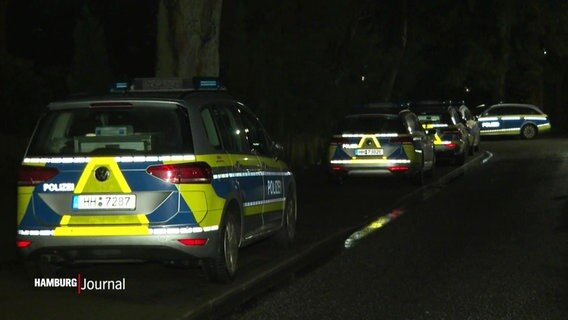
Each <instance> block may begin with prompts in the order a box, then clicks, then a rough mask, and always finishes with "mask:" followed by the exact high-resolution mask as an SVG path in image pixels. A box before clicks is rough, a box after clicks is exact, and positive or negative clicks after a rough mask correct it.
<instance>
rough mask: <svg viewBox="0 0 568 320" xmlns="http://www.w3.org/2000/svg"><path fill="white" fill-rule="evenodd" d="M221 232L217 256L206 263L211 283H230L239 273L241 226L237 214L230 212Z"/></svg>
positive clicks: (205, 266)
mask: <svg viewBox="0 0 568 320" xmlns="http://www.w3.org/2000/svg"><path fill="white" fill-rule="evenodd" d="M219 230H220V235H219V239H220V241H219V246H218V248H217V251H216V255H215V257H213V258H211V259H206V260H205V261H204V268H205V272H206V273H207V276H208V277H209V279H210V280H211V281H214V282H220V283H229V282H231V281H232V280H233V279H234V278H235V274H236V273H237V261H238V257H239V239H240V224H239V219H238V216H237V213H235V212H234V211H228V212H227V216H226V219H225V222H224V223H223V225H222V227H221V228H220V229H219Z"/></svg>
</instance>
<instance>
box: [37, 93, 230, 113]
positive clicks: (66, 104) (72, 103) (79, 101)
mask: <svg viewBox="0 0 568 320" xmlns="http://www.w3.org/2000/svg"><path fill="white" fill-rule="evenodd" d="M211 100H216V101H218V100H225V101H234V98H233V97H232V96H230V95H229V94H228V93H226V92H225V91H195V90H191V91H188V90H179V91H175V90H172V91H168V92H164V91H144V92H122V93H118V92H117V93H109V94H104V95H94V96H81V97H78V96H74V97H69V98H67V99H62V100H58V101H54V102H51V103H49V104H48V106H47V108H48V109H50V110H58V109H68V108H89V107H91V106H92V104H95V103H109V104H112V102H116V103H117V104H120V103H128V102H131V103H136V104H143V105H154V106H156V107H159V106H166V105H171V104H177V105H184V106H186V105H191V104H198V105H199V104H203V103H205V102H207V101H211Z"/></svg>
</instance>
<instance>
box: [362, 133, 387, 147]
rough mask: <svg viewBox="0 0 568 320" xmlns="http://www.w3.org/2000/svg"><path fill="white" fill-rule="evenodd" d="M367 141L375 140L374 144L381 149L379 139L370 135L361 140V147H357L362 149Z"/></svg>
mask: <svg viewBox="0 0 568 320" xmlns="http://www.w3.org/2000/svg"><path fill="white" fill-rule="evenodd" d="M367 139H371V140H373V143H374V144H375V146H376V147H377V148H381V144H380V142H379V139H377V137H375V136H374V135H372V134H368V135H364V136H363V137H362V138H361V140H359V145H358V146H357V147H358V148H362V147H363V144H364V143H365V141H367Z"/></svg>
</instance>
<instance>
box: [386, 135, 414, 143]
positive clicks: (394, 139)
mask: <svg viewBox="0 0 568 320" xmlns="http://www.w3.org/2000/svg"><path fill="white" fill-rule="evenodd" d="M390 143H392V144H412V137H410V136H407V137H392V138H390Z"/></svg>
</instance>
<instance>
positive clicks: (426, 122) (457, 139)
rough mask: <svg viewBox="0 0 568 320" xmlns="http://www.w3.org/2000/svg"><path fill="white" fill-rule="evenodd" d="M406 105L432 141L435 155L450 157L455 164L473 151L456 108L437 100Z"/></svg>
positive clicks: (461, 161)
mask: <svg viewBox="0 0 568 320" xmlns="http://www.w3.org/2000/svg"><path fill="white" fill-rule="evenodd" d="M408 106H409V109H410V110H412V111H413V112H415V113H416V115H417V116H418V120H420V122H421V123H422V125H423V127H424V129H425V130H426V132H427V133H428V135H430V136H431V138H432V140H433V141H434V150H435V152H436V157H437V158H438V159H450V160H452V161H454V162H455V163H456V164H463V163H465V160H466V158H467V155H468V154H471V153H473V146H472V145H471V144H470V140H471V139H470V134H469V130H468V129H467V128H466V126H465V125H464V124H463V123H462V121H461V116H460V113H459V111H458V109H457V108H456V107H455V106H453V105H451V104H449V103H447V102H437V101H424V102H411V103H408Z"/></svg>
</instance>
